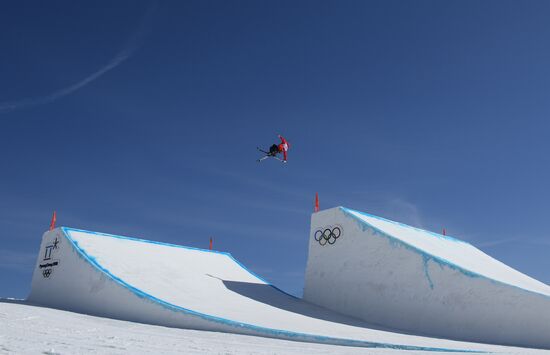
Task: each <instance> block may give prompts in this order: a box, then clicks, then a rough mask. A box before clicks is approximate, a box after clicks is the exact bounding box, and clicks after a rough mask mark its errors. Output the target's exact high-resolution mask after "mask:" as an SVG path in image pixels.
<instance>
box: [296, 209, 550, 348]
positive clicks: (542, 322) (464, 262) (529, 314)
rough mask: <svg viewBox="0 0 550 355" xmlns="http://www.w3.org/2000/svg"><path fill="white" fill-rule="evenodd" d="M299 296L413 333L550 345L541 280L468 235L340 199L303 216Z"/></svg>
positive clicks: (546, 289)
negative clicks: (305, 232)
mask: <svg viewBox="0 0 550 355" xmlns="http://www.w3.org/2000/svg"><path fill="white" fill-rule="evenodd" d="M304 299H305V300H306V301H309V302H311V303H314V304H317V305H320V306H323V307H326V308H328V309H331V310H334V311H336V312H339V313H342V314H347V315H350V316H354V317H357V318H360V319H362V320H364V321H366V322H369V323H373V324H379V325H383V326H386V327H389V328H392V329H400V330H402V331H407V332H414V333H415V334H424V335H428V336H434V337H443V338H448V339H455V340H465V341H475V342H483V343H493V344H505V345H515V346H526V347H536V348H544V349H550V286H548V285H546V284H544V283H542V282H539V281H537V280H535V279H533V278H531V277H529V276H527V275H524V274H522V273H521V272H519V271H517V270H514V269H512V268H511V267H509V266H507V265H505V264H503V263H501V262H499V261H498V260H495V259H493V258H492V257H490V256H488V255H487V254H485V253H483V252H482V251H481V250H479V249H477V248H475V247H474V246H472V245H471V244H469V243H466V242H463V241H460V240H458V239H455V238H452V237H449V236H444V235H440V234H437V233H432V232H428V231H425V230H421V229H418V228H414V227H411V226H407V225H405V224H402V223H397V222H393V221H389V220H387V219H383V218H380V217H376V216H373V215H369V214H366V213H362V212H358V211H354V210H351V209H347V208H344V207H337V208H333V209H329V210H325V211H321V212H318V213H314V214H313V215H312V218H311V233H310V241H309V257H308V262H307V270H306V282H305V289H304Z"/></svg>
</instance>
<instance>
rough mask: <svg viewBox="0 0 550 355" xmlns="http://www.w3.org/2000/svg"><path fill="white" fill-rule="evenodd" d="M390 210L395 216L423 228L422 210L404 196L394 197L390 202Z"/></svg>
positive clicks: (399, 219)
mask: <svg viewBox="0 0 550 355" xmlns="http://www.w3.org/2000/svg"><path fill="white" fill-rule="evenodd" d="M388 207H389V210H390V211H391V213H392V215H393V216H394V218H396V219H397V220H398V221H402V222H404V223H407V224H411V225H413V226H415V227H418V228H422V227H423V223H422V217H421V215H420V210H419V208H418V206H416V205H415V204H413V203H411V202H409V201H406V200H404V199H402V198H393V199H391V200H389V202H388Z"/></svg>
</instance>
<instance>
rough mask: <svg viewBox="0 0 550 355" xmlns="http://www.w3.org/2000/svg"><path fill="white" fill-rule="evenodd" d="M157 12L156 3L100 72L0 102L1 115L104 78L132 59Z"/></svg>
mask: <svg viewBox="0 0 550 355" xmlns="http://www.w3.org/2000/svg"><path fill="white" fill-rule="evenodd" d="M155 10H156V3H155V4H154V5H152V6H150V7H149V9H148V10H147V13H146V14H145V16H144V18H143V20H142V22H141V25H140V26H139V28H138V29H137V30H136V32H135V33H134V34H133V35H132V37H130V39H129V40H128V41H127V42H126V44H125V45H124V46H123V47H122V49H121V50H120V51H119V52H118V53H117V54H116V55H115V56H114V57H113V58H112V59H111V60H110V61H109V63H107V64H106V65H105V66H103V67H102V68H100V69H99V70H97V71H95V72H94V73H92V74H90V75H88V76H87V77H86V78H84V79H82V80H80V81H79V82H77V83H75V84H73V85H70V86H67V87H65V88H62V89H59V90H57V91H54V92H52V93H50V94H48V95H44V96H39V97H31V98H26V99H21V100H16V101H7V102H0V113H4V112H9V111H13V110H17V109H21V108H27V107H31V106H37V105H42V104H47V103H50V102H53V101H56V100H58V99H60V98H62V97H65V96H67V95H70V94H72V93H73V92H75V91H77V90H80V89H81V88H83V87H84V86H86V85H88V84H90V83H91V82H93V81H95V80H97V79H98V78H100V77H101V76H103V75H104V74H105V73H107V72H109V71H111V70H113V69H114V68H116V67H118V66H119V65H120V64H122V63H123V62H124V61H126V59H128V58H130V57H131V56H132V55H133V54H134V53H135V52H136V50H137V49H138V48H139V47H140V46H141V44H142V43H143V39H144V37H145V35H146V34H147V33H148V32H149V29H150V27H151V22H152V18H153V14H154V12H155Z"/></svg>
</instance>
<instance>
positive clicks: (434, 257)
mask: <svg viewBox="0 0 550 355" xmlns="http://www.w3.org/2000/svg"><path fill="white" fill-rule="evenodd" d="M338 208H339V209H340V211H342V213H344V215H345V216H347V217H349V218H352V219H353V220H355V221H356V222H357V223H359V224H360V225H362V226H367V227H369V228H371V229H373V230H374V231H375V232H377V233H380V234H381V235H383V236H384V237H386V238H388V239H390V240H391V241H394V242H397V243H400V244H402V245H403V246H404V247H406V248H407V249H409V250H413V251H414V252H416V253H418V254H420V255H422V257H423V258H424V259H425V260H426V258H428V259H431V260H433V261H435V262H437V263H439V264H441V265H445V266H448V267H450V268H451V269H453V270H456V271H458V272H460V273H462V274H463V275H466V276H468V277H472V278H482V279H486V280H488V281H490V282H493V283H496V284H499V285H503V286H506V287H512V288H516V289H518V290H520V291H523V292H528V293H532V294H535V295H537V296H540V297H545V298H548V299H550V296H548V295H545V294H543V293H540V292H536V291H532V290H528V289H525V288H523V287H519V286H516V285H512V284H509V283H506V282H504V281H499V280H495V279H493V278H490V277H488V276H485V275H482V274H479V273H477V272H475V271H471V270H468V269H466V268H464V267H462V266H459V265H457V264H455V263H453V262H452V261H449V260H447V259H445V258H441V257H439V256H437V255H433V254H431V253H429V252H427V251H425V250H424V249H421V248H418V247H416V246H414V245H412V244H409V243H407V242H405V241H404V240H402V239H400V238H399V237H397V236H394V235H391V234H390V233H388V232H386V231H384V230H382V229H381V228H379V227H376V226H374V225H372V224H370V223H368V222H367V221H365V220H363V219H361V218H359V217H357V216H355V215H354V214H353V213H357V214H360V215H365V216H367V217H372V218H375V219H379V220H382V221H385V222H389V223H393V224H396V225H399V226H402V227H407V228H411V229H414V230H417V231H420V232H426V233H429V234H432V235H436V236H438V237H439V236H440V235H439V234H437V233H434V232H429V231H426V230H423V229H420V228H416V227H412V226H409V225H406V224H403V223H399V222H394V221H391V220H389V219H385V218H382V217H377V216H374V215H371V214H368V213H365V212H361V211H356V210H352V209H350V208H346V207H341V206H340V207H338ZM352 212H353V213H352ZM441 237H444V236H441ZM446 238H447V239H451V240H452V241H455V242H461V243H465V244H469V245H471V244H470V243H467V242H463V241H461V240H459V239H455V238H451V237H446ZM472 247H474V246H473V245H472ZM474 248H475V247H474ZM489 257H490V256H489Z"/></svg>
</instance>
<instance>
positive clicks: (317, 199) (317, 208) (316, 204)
mask: <svg viewBox="0 0 550 355" xmlns="http://www.w3.org/2000/svg"><path fill="white" fill-rule="evenodd" d="M314 211H315V212H319V194H318V193H317V192H316V193H315V210H314Z"/></svg>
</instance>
